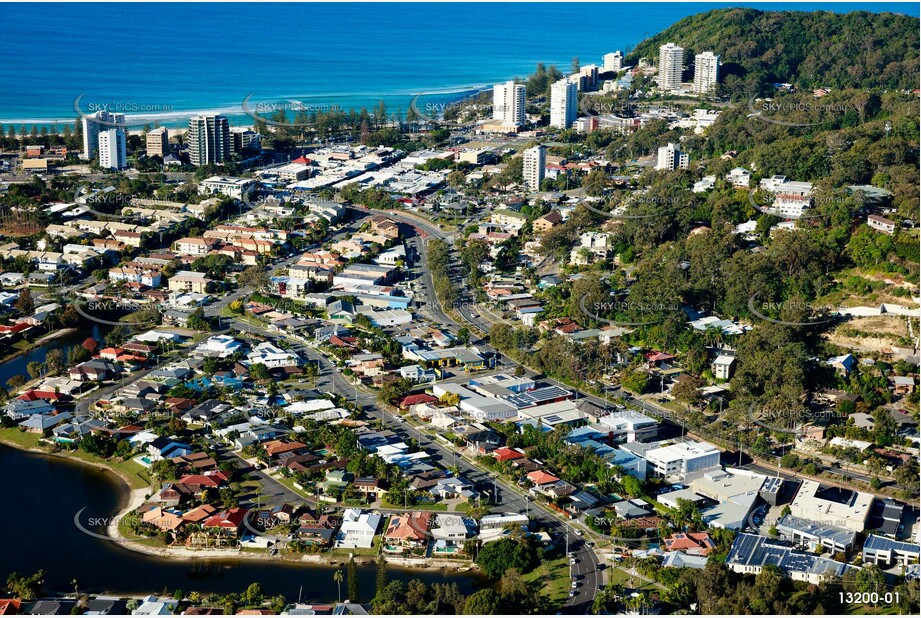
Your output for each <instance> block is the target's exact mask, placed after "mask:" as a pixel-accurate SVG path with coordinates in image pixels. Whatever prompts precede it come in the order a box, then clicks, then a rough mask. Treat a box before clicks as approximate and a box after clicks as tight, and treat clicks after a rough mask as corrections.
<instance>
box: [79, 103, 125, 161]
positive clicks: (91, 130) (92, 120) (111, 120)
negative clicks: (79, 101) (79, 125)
mask: <svg viewBox="0 0 921 618" xmlns="http://www.w3.org/2000/svg"><path fill="white" fill-rule="evenodd" d="M124 125H125V115H124V114H112V113H109V112H107V111H105V110H100V111H98V112H96V113H95V114H93V116H92V117H90V116H84V117H83V154H82V155H81V158H82V159H85V160H87V161H88V160H90V159H92V158H94V157H95V156H96V152H97V151H98V149H99V132H100V131H104V130H106V129H110V128H112V129H115V128H119V127H121V128H124Z"/></svg>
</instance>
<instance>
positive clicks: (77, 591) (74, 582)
mask: <svg viewBox="0 0 921 618" xmlns="http://www.w3.org/2000/svg"><path fill="white" fill-rule="evenodd" d="M70 585H71V586H72V587H73V589H74V594H80V582H79V581H77V580H76V579H72V580H70Z"/></svg>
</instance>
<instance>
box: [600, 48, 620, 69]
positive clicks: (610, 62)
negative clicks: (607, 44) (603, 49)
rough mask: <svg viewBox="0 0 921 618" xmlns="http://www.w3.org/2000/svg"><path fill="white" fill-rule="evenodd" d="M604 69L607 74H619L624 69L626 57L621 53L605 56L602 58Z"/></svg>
mask: <svg viewBox="0 0 921 618" xmlns="http://www.w3.org/2000/svg"><path fill="white" fill-rule="evenodd" d="M601 62H602V69H604V72H605V73H611V72H615V73H616V72H617V71H620V70H621V69H623V68H624V55H623V53H621V52H620V51H616V52H614V53H611V54H605V55H604V56H602V58H601Z"/></svg>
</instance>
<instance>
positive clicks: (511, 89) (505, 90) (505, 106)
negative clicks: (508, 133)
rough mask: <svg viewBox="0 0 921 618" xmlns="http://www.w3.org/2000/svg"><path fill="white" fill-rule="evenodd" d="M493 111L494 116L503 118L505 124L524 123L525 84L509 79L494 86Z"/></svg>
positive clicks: (498, 118) (515, 124) (497, 118)
mask: <svg viewBox="0 0 921 618" xmlns="http://www.w3.org/2000/svg"><path fill="white" fill-rule="evenodd" d="M492 111H493V118H495V119H496V120H501V121H502V124H503V125H507V126H519V125H522V124H524V121H525V116H524V84H516V83H515V82H514V81H508V82H506V83H504V84H497V85H496V86H493V89H492Z"/></svg>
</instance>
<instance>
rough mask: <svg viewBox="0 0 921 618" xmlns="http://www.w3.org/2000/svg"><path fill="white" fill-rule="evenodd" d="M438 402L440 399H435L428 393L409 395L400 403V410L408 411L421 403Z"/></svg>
mask: <svg viewBox="0 0 921 618" xmlns="http://www.w3.org/2000/svg"><path fill="white" fill-rule="evenodd" d="M436 401H438V398H437V397H433V396H432V395H429V394H428V393H419V394H416V395H407V396H406V397H404V398H403V399H402V400H401V401H400V409H401V410H408V409H409V408H411V407H412V406H414V405H417V404H420V403H435V402H436Z"/></svg>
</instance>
